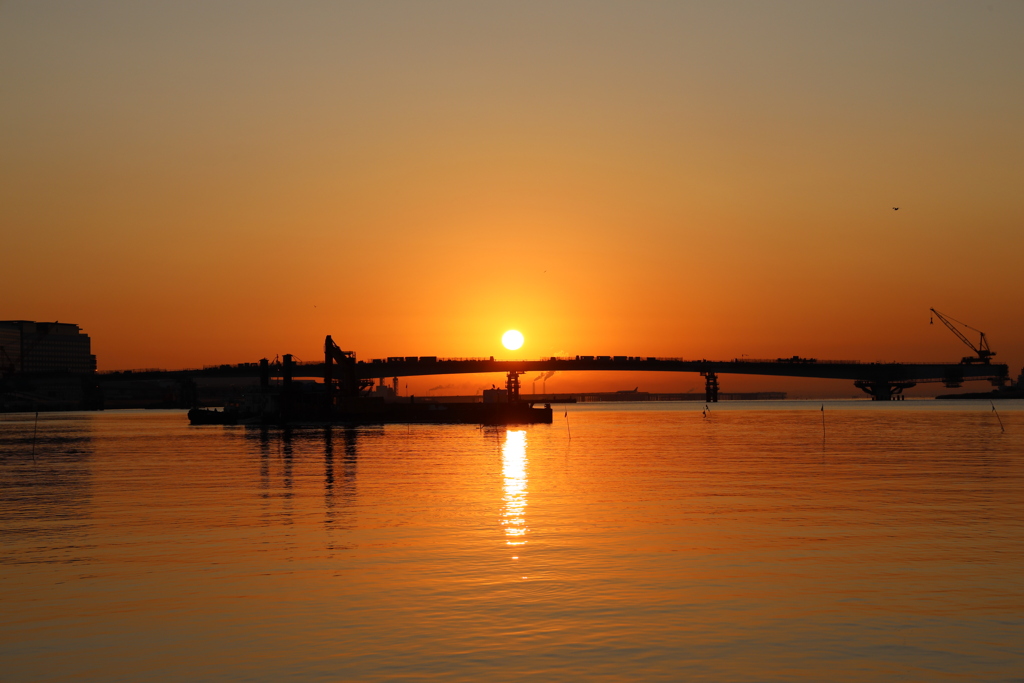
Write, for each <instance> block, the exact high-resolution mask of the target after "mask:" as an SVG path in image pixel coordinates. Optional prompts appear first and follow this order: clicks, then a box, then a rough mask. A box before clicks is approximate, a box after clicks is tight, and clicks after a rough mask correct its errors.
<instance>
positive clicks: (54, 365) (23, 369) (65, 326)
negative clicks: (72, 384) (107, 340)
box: [0, 320, 96, 375]
mask: <svg viewBox="0 0 1024 683" xmlns="http://www.w3.org/2000/svg"><path fill="white" fill-rule="evenodd" d="M91 350H92V349H91V342H90V340H89V335H87V334H84V333H83V332H82V329H81V328H80V327H79V326H78V325H72V324H70V323H59V322H52V323H40V322H33V321H30V320H2V321H0V373H2V374H5V375H7V374H16V373H41V372H45V373H49V372H63V373H75V374H79V373H82V374H85V373H91V372H95V371H96V356H94V355H92V353H91Z"/></svg>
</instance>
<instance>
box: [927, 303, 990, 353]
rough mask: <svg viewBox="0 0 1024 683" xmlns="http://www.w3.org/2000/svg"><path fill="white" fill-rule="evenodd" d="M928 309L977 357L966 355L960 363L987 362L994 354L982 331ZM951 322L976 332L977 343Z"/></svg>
mask: <svg viewBox="0 0 1024 683" xmlns="http://www.w3.org/2000/svg"><path fill="white" fill-rule="evenodd" d="M929 310H931V312H932V313H933V314H935V316H936V317H938V319H939V320H941V321H942V324H943V325H945V326H946V327H948V328H949V329H950V331H951V332H952V333H953V334H955V335H956V336H957V337H958V338H959V339H960V341H962V342H963V343H964V344H966V345H967V346H968V347H969V348H970V349H971V351H974V353H976V354H977V358H974V357H971V356H967V357H966V358H963V359H961V362H962V363H988V362H989V359H990V358H991V357H992V356H994V355H996V353H995V351H992V350H991V349H990V348H989V347H988V339H986V338H985V333H984V332H982V331H981V330H979V329H977V328H976V327H971V326H970V325H968V324H967V323H964V322H960V321H959V320H957V319H956V318H950V317H949V316H945V315H942V314H941V313H939V312H938V311H936V310H935V309H934V308H932V309H929ZM953 323H956V324H957V325H962V326H963V327H966V328H967V329H969V330H973V331H975V332H977V333H978V335H979V338H978V344H977V345H975V344H974V342H972V341H971V340H970V339H968V338H967V335H965V334H964V333H963V332H961V331H960V329H959V328H958V327H957V326H956V325H954V324H953Z"/></svg>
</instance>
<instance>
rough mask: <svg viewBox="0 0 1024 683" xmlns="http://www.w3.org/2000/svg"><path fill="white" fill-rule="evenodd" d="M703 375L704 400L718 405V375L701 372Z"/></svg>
mask: <svg viewBox="0 0 1024 683" xmlns="http://www.w3.org/2000/svg"><path fill="white" fill-rule="evenodd" d="M700 374H702V375H704V400H705V401H707V402H708V403H718V375H716V374H715V373H713V372H702V373H700Z"/></svg>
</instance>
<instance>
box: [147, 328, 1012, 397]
mask: <svg viewBox="0 0 1024 683" xmlns="http://www.w3.org/2000/svg"><path fill="white" fill-rule="evenodd" d="M328 342H329V344H330V345H331V346H333V342H330V338H328ZM329 348H330V347H329ZM333 348H334V349H335V352H334V354H333V356H332V355H331V353H330V352H329V353H328V355H327V359H326V361H325V362H322V363H320V362H315V363H296V362H292V357H291V356H290V355H288V356H285V357H284V361H282V362H274V363H267V362H266V361H263V363H262V365H263V368H264V370H263V372H264V373H269V375H272V376H277V377H284V378H286V379H290V378H292V377H294V378H302V377H305V378H310V377H315V378H327V380H328V382H341V383H347V384H348V386H349V389H350V390H351V391H358V386H364V387H365V386H368V385H370V384H372V383H373V381H374V380H378V381H380V382H381V383H382V384H383V383H384V382H385V380H386V379H388V378H393V381H394V382H395V384H396V385H397V378H399V377H418V376H419V377H421V376H425V375H460V374H475V373H498V372H500V373H504V374H505V375H506V376H507V377H508V383H507V385H506V386H507V389H508V391H509V394H510V396H518V393H519V375H522V374H525V373H532V372H616V371H619V372H691V373H697V374H700V375H701V376H703V377H704V378H705V392H706V398H707V400H708V401H717V400H718V376H719V375H726V374H733V375H767V376H775V377H811V378H819V379H844V380H850V381H852V382H853V383H854V385H855V386H857V387H858V388H860V389H862V390H863V391H864V392H866V393H867V394H869V395H870V396H871V397H872V399H874V400H877V401H890V400H897V399H898V398H900V397H901V395H902V392H903V390H904V389H908V388H910V387H913V386H915V385H917V384H924V383H937V382H941V383H943V384H944V385H946V386H947V387H958V386H960V385H961V384H962V383H963V382H968V381H976V380H986V381H989V382H991V383H992V384H993V385H1002V384H1004V383H1005V382H1006V380H1007V378H1008V376H1009V369H1008V367H1007V366H1006V365H1004V364H996V363H983V362H975V363H967V362H960V363H864V362H860V361H853V360H818V359H815V358H800V357H797V356H794V357H792V358H776V359H747V358H735V359H733V360H707V359H700V360H688V359H683V358H655V357H635V356H573V357H550V358H545V359H539V360H495V359H494V358H493V357H492V358H438V357H436V356H418V357H391V358H381V359H374V360H369V361H357V360H356V359H355V357H354V355H352V354H349V353H346V352H340V351H337V346H333ZM260 366H261V363H242V364H239V365H222V366H216V367H208V368H204V369H203V370H193V371H178V372H179V373H187V374H189V375H190V376H221V377H225V376H234V377H237V376H253V375H257V374H260V372H261V369H260ZM175 374H178V373H175ZM143 375H144V373H134V374H132V375H131V376H133V377H136V378H141V377H142V376H143ZM343 391H344V387H343Z"/></svg>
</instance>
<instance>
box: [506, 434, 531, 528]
mask: <svg viewBox="0 0 1024 683" xmlns="http://www.w3.org/2000/svg"><path fill="white" fill-rule="evenodd" d="M526 464H527V462H526V431H525V430H521V429H520V430H516V431H512V430H507V431H506V432H505V443H504V445H503V446H502V447H501V470H502V474H503V475H504V476H505V485H504V488H505V498H504V507H503V508H502V514H501V524H502V526H504V527H505V536H506V540H505V543H507V544H508V545H523V544H524V543H526V538H525V537H526V532H527V527H526V493H527V491H526V484H527V478H526Z"/></svg>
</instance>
